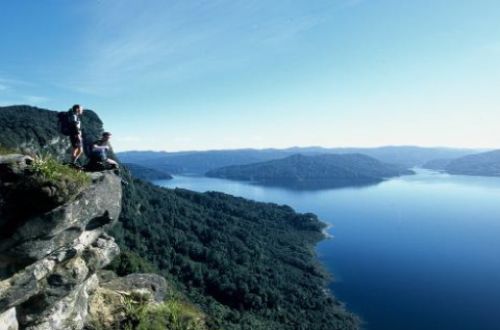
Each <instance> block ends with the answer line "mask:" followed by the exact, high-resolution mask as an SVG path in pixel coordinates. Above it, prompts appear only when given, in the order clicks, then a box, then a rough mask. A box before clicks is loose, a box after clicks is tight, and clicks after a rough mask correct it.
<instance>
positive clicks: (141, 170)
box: [122, 163, 172, 181]
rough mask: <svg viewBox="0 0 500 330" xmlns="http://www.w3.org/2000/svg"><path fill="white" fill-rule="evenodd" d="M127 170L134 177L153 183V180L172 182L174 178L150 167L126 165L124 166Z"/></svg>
mask: <svg viewBox="0 0 500 330" xmlns="http://www.w3.org/2000/svg"><path fill="white" fill-rule="evenodd" d="M122 165H123V166H125V167H126V168H127V169H129V170H130V172H131V173H132V176H134V177H135V178H137V179H141V180H146V181H153V180H170V179H172V176H171V175H170V174H168V173H166V172H163V171H159V170H155V169H152V168H149V167H145V166H141V165H137V164H134V163H124V164H122Z"/></svg>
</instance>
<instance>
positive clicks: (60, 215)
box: [0, 155, 166, 330]
mask: <svg viewBox="0 0 500 330" xmlns="http://www.w3.org/2000/svg"><path fill="white" fill-rule="evenodd" d="M33 164H34V160H33V159H32V158H30V157H28V156H23V155H5V156H0V233H1V236H2V238H1V240H0V329H2V330H3V329H9V330H15V329H30V330H35V329H37V330H41V329H47V330H48V329H83V328H84V327H88V326H87V324H88V323H92V322H94V323H95V317H96V315H97V314H98V313H99V312H100V311H96V310H95V306H94V308H91V307H92V304H91V301H92V300H95V297H94V294H95V293H96V292H97V291H99V290H100V292H102V290H103V289H102V288H101V287H100V285H99V281H100V279H99V276H98V274H97V272H98V271H99V270H101V269H102V268H103V267H105V266H106V265H108V264H109V263H110V262H111V260H112V259H113V258H114V257H116V256H117V255H119V253H120V249H119V247H118V245H117V244H116V243H115V241H114V239H113V238H112V237H111V236H109V235H107V234H106V232H105V231H106V230H107V229H108V228H110V227H111V226H112V225H113V224H114V223H115V221H116V220H117V219H118V216H119V214H120V211H121V199H122V189H121V178H120V177H119V176H118V175H117V174H115V173H113V172H110V171H108V172H99V173H91V174H82V175H86V176H87V175H88V182H86V183H85V184H83V185H82V186H81V187H79V188H75V187H73V188H72V189H69V188H68V186H69V185H68V184H64V185H61V184H60V183H59V184H58V183H57V182H53V183H52V185H50V184H49V183H48V182H45V183H44V184H41V185H36V184H34V183H33V182H36V181H34V180H35V179H34V177H35V176H36V175H35V174H33V173H34V172H33V171H31V168H32V167H33V166H34V165H33ZM61 187H62V188H61ZM30 189H31V190H30ZM64 189H66V190H69V192H68V191H65V193H64V194H61V193H60V191H61V190H64ZM32 194H33V195H34V196H36V197H34V196H32ZM61 196H62V197H63V198H64V199H65V200H64V199H63V200H61ZM47 200H52V202H53V203H54V204H56V205H57V204H60V205H57V206H55V207H52V208H51V209H48V210H43V209H42V208H40V207H41V205H40V204H42V202H44V203H46V202H47ZM14 202H15V203H14ZM48 205H51V204H50V203H49V204H48ZM52 206H53V205H52ZM136 277H137V275H136ZM138 277H139V279H140V281H137V280H136V281H132V282H131V281H130V279H127V278H125V279H120V278H114V279H113V280H107V281H105V282H109V283H111V284H112V285H115V286H117V284H116V283H117V282H118V283H126V284H127V285H126V286H123V285H122V287H121V290H122V291H127V290H129V289H135V288H139V289H141V288H150V291H151V293H155V294H156V296H155V297H153V300H157V301H162V300H163V299H164V291H165V287H166V284H165V280H164V279H163V278H161V277H159V276H156V275H152V274H151V275H143V276H138ZM113 283H114V284H113ZM103 285H106V284H103ZM107 285H108V286H109V284H107ZM129 291H130V290H129ZM153 291H154V292H153ZM157 292H160V293H161V294H158V293H157ZM119 303H121V301H119ZM94 305H95V303H94ZM88 328H91V326H89V327H88Z"/></svg>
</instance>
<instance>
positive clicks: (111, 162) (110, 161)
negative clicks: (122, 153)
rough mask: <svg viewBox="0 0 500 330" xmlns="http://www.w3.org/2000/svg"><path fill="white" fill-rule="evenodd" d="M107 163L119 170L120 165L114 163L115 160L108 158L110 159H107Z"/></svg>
mask: <svg viewBox="0 0 500 330" xmlns="http://www.w3.org/2000/svg"><path fill="white" fill-rule="evenodd" d="M106 162H107V163H108V165H109V166H111V167H112V168H118V163H117V162H116V161H114V160H113V159H110V158H108V159H106Z"/></svg>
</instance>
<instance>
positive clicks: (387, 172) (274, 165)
mask: <svg viewBox="0 0 500 330" xmlns="http://www.w3.org/2000/svg"><path fill="white" fill-rule="evenodd" d="M403 174H413V172H412V171H410V170H407V169H405V168H404V167H403V166H399V165H391V164H385V163H382V162H380V161H379V160H377V159H375V158H372V157H369V156H366V155H362V154H339V155H336V154H323V155H315V156H305V155H300V154H297V155H293V156H290V157H286V158H282V159H276V160H271V161H267V162H261V163H255V164H247V165H235V166H228V167H223V168H220V169H216V170H213V171H209V172H208V173H207V176H209V177H218V178H226V179H232V180H242V181H252V182H255V183H260V184H266V185H278V186H286V187H292V188H302V189H321V188H332V187H344V186H356V185H366V184H374V183H378V182H381V181H382V180H384V179H385V178H390V177H394V176H399V175H403Z"/></svg>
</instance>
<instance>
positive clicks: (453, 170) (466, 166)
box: [445, 150, 500, 176]
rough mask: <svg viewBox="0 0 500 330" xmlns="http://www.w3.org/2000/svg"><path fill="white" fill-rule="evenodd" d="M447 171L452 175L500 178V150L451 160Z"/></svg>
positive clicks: (446, 168)
mask: <svg viewBox="0 0 500 330" xmlns="http://www.w3.org/2000/svg"><path fill="white" fill-rule="evenodd" d="M445 170H446V172H448V173H450V174H463V175H479V176H500V150H494V151H489V152H483V153H479V154H474V155H469V156H465V157H461V158H458V159H454V160H451V161H450V162H449V163H448V164H447V165H446V167H445Z"/></svg>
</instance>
